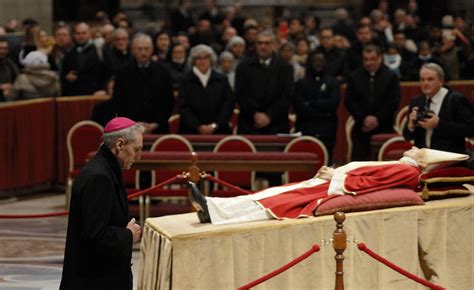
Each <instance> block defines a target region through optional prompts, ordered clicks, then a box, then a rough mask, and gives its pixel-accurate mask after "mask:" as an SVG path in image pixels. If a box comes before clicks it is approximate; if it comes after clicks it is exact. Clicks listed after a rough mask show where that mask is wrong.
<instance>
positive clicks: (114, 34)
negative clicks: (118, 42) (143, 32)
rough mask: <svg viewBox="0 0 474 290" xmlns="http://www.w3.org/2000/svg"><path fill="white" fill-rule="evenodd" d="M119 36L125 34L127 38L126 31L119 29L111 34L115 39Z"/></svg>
mask: <svg viewBox="0 0 474 290" xmlns="http://www.w3.org/2000/svg"><path fill="white" fill-rule="evenodd" d="M119 34H125V35H126V36H127V38H128V31H127V30H125V29H123V28H121V27H119V28H117V29H115V30H114V31H113V32H112V38H113V39H115V38H117V36H118V35H119Z"/></svg>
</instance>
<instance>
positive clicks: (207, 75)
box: [193, 66, 211, 87]
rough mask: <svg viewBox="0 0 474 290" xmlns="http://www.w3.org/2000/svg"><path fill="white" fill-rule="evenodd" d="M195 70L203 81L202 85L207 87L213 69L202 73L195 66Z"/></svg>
mask: <svg viewBox="0 0 474 290" xmlns="http://www.w3.org/2000/svg"><path fill="white" fill-rule="evenodd" d="M193 72H194V74H195V75H196V76H197V77H198V79H199V80H200V81H201V84H202V86H203V87H207V83H208V82H209V78H210V77H211V69H208V70H207V72H206V73H202V72H201V71H200V70H199V69H198V68H197V67H195V66H193Z"/></svg>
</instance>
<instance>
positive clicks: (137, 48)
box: [132, 38, 153, 64]
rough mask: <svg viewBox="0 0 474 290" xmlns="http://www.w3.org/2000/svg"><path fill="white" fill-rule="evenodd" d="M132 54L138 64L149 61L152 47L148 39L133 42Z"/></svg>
mask: <svg viewBox="0 0 474 290" xmlns="http://www.w3.org/2000/svg"><path fill="white" fill-rule="evenodd" d="M132 52H133V56H134V57H135V59H136V61H137V63H138V64H145V63H147V62H148V61H150V59H151V55H152V53H153V45H152V43H151V41H150V40H149V39H146V38H141V39H136V40H135V41H134V42H133V47H132Z"/></svg>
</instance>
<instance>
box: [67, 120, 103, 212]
mask: <svg viewBox="0 0 474 290" xmlns="http://www.w3.org/2000/svg"><path fill="white" fill-rule="evenodd" d="M103 130H104V128H103V127H102V126H101V125H100V124H98V123H96V122H94V121H89V120H86V121H80V122H78V123H76V124H75V125H74V126H72V127H71V129H69V131H68V134H67V137H66V143H67V152H68V159H69V170H68V174H67V181H66V207H67V208H69V203H70V201H71V189H72V183H73V181H74V179H75V178H76V176H77V175H78V174H79V171H80V170H81V168H82V167H83V166H84V165H85V164H86V159H87V154H88V153H89V152H92V151H95V150H97V149H98V148H99V145H100V143H101V142H102V132H103Z"/></svg>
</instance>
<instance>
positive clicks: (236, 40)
mask: <svg viewBox="0 0 474 290" xmlns="http://www.w3.org/2000/svg"><path fill="white" fill-rule="evenodd" d="M238 43H240V44H242V45H243V46H245V40H244V39H243V38H242V37H240V36H238V35H235V36H232V37H231V38H230V39H229V42H228V43H227V45H226V47H225V50H230V48H231V47H232V46H234V45H235V44H238Z"/></svg>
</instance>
